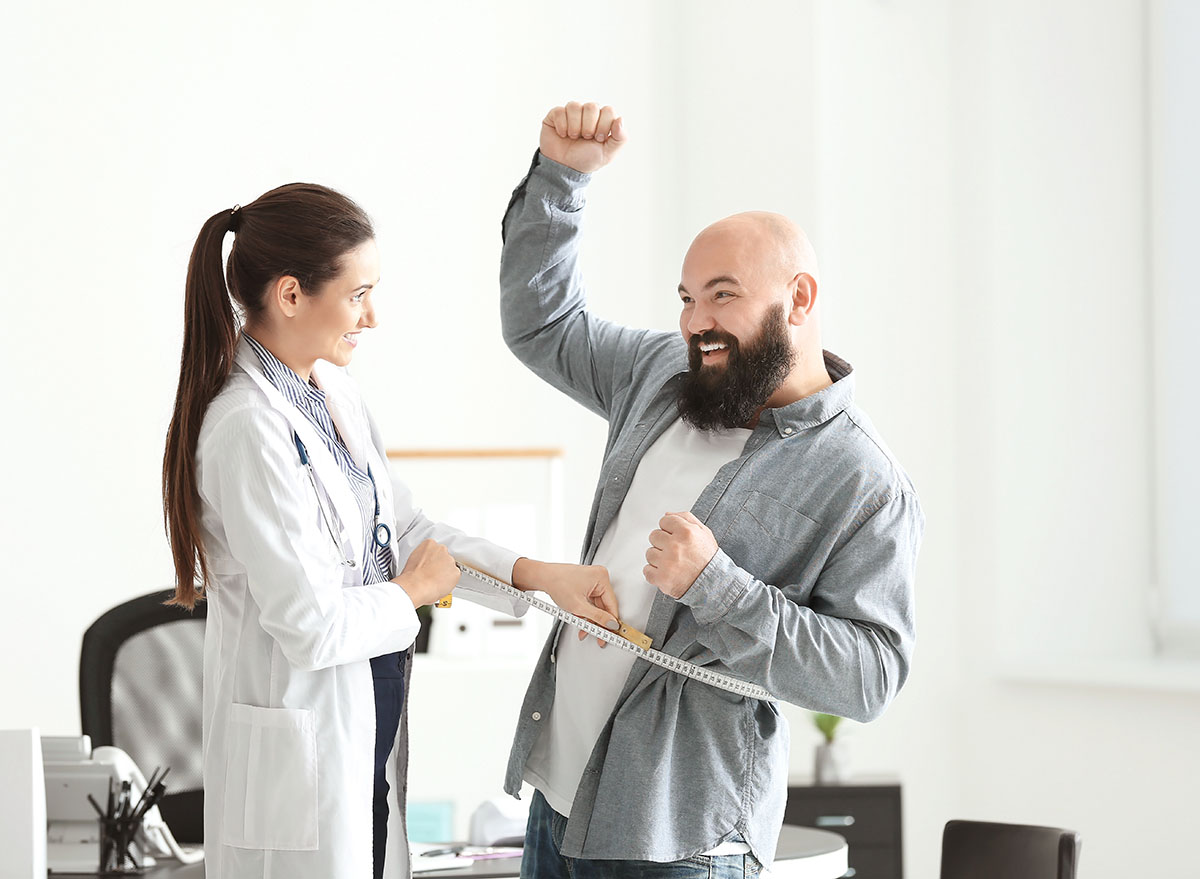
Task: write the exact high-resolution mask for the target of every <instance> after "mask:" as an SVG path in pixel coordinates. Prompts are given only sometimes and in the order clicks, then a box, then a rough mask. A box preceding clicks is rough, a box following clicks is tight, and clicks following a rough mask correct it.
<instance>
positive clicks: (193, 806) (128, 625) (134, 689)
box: [79, 592, 208, 843]
mask: <svg viewBox="0 0 1200 879" xmlns="http://www.w3.org/2000/svg"><path fill="white" fill-rule="evenodd" d="M172 594H173V593H171V592H152V593H150V594H149V595H143V596H141V597H140V598H135V599H133V600H131V601H127V602H125V603H124V604H120V605H118V606H116V607H114V608H113V609H112V610H110V611H108V612H106V613H105V614H103V615H102V616H101V617H100V618H99V619H97V620H96V621H95V622H94V623H92V625H91V626H90V627H89V628H88V630H87V632H85V633H84V636H83V647H82V650H81V651H80V655H79V709H80V717H81V718H82V721H83V733H84V735H88V736H91V739H92V745H93V747H95V746H99V745H115V746H116V747H118V748H120V749H122V750H123V751H125V752H126V753H128V754H129V756H130V757H132V758H133V762H134V763H136V764H137V765H138V768H140V769H141V770H142V772H143V773H144V774H145V775H146V776H147V777H149V775H150V773H151V772H153V771H154V769H155V768H156V767H159V766H161V767H163V768H166V767H167V766H170V767H171V774H170V775H169V776H167V780H166V786H167V794H166V796H165V797H163V800H162V802H161V803H160V805H159V808H160V810H161V811H162V815H163V819H164V820H165V821H166V822H167V824H168V825H169V826H170V828H171V833H172V834H173V835H174V836H175V838H176V839H177V840H178V841H179V842H181V843H202V842H203V841H204V838H203V836H204V834H203V826H204V825H203V821H204V789H203V781H202V777H201V741H200V736H201V720H200V717H201V711H202V707H203V699H202V689H203V669H204V625H205V619H206V618H207V616H208V614H207V605H206V604H205V603H204V602H201V603H199V604H197V605H196V610H195V611H194V612H191V613H189V612H188V611H186V610H184V609H182V608H180V607H175V606H167V605H164V604H163V602H164V601H166V600H167V599H168V598H170V597H171V595H172Z"/></svg>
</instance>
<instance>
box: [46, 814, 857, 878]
mask: <svg viewBox="0 0 1200 879" xmlns="http://www.w3.org/2000/svg"><path fill="white" fill-rule="evenodd" d="M846 851H847V850H846V840H844V839H842V837H840V836H838V835H837V834H836V833H831V832H829V831H828V830H817V829H816V828H813V827H794V826H792V825H790V824H785V825H784V826H783V831H782V832H781V833H780V834H779V850H778V852H777V853H776V856H775V863H774V865H773V866H772V867H771V870H770V872H766V873H763V876H764V877H771V879H837V877H838V876H841V875H843V874H844V873H845V872H846V869H847V864H846ZM520 874H521V859H520V858H504V859H499V858H497V859H495V860H487V861H476V862H475V863H474V864H473V865H472V866H470V867H464V868H461V869H457V870H438V871H436V872H432V873H418V874H417V876H428V877H430V879H455V877H465V876H471V877H475V879H514V877H517V876H520ZM52 875H53V876H63V875H65V874H61V873H55V874H52ZM142 875H143V876H146V877H150V879H204V862H203V861H201V862H200V863H198V864H191V865H188V866H183V865H181V864H176V863H174V862H173V861H162V862H160V864H159V866H158V867H156V868H154V869H152V870H150V871H148V872H147V873H144V874H142Z"/></svg>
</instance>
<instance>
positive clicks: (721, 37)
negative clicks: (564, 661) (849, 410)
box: [0, 0, 1200, 879]
mask: <svg viewBox="0 0 1200 879" xmlns="http://www.w3.org/2000/svg"><path fill="white" fill-rule="evenodd" d="M1141 7H1142V4H1141V3H1139V2H1137V0H1105V2H1104V3H1102V4H1094V3H1087V2H1084V0H1055V2H1052V3H1034V2H1031V0H1019V2H1016V3H1011V4H1005V5H997V4H991V3H985V2H982V0H965V2H956V3H952V2H949V0H886V2H885V0H838V2H831V0H829V2H803V3H790V2H784V0H778V2H758V3H738V4H733V3H719V2H710V0H706V2H685V0H670V2H667V0H664V2H658V3H654V4H646V3H639V2H635V0H625V2H617V3H609V4H606V5H605V6H604V8H603V12H602V13H601V12H600V11H599V10H597V9H596V8H589V9H587V10H584V9H582V8H579V7H576V6H574V5H567V4H559V3H553V2H551V0H543V2H532V0H529V2H523V3H503V4H502V3H490V2H470V0H459V2H456V3H445V4H375V3H360V4H349V5H345V4H344V5H342V6H341V7H340V8H339V10H338V12H336V13H333V12H328V13H326V12H322V11H321V10H319V9H318V8H317V6H316V5H315V4H301V5H299V6H297V5H295V4H285V3H282V2H272V3H262V4H258V5H256V6H254V7H253V9H247V8H246V6H245V4H233V3H231V2H223V3H215V4H208V5H206V6H205V8H204V10H203V11H201V10H199V9H195V10H186V9H183V8H180V9H175V8H174V7H171V8H170V12H169V13H168V12H167V11H165V10H166V9H167V8H168V7H161V5H155V4H150V3H130V4H124V5H121V6H120V7H119V8H114V7H112V6H111V5H110V6H108V7H103V8H102V7H97V6H94V5H92V4H84V3H80V2H77V3H74V4H69V5H65V6H59V7H54V8H47V7H44V6H34V5H27V6H24V7H20V8H17V9H13V10H9V11H8V12H7V17H6V21H5V24H4V27H3V28H2V29H0V106H3V107H4V108H5V110H4V117H3V120H2V121H0V125H2V131H0V136H2V137H3V140H2V141H0V144H2V145H0V205H3V207H4V210H3V211H2V212H0V249H2V255H3V258H4V265H5V267H6V268H7V274H6V282H5V285H6V293H7V296H6V309H5V313H4V317H3V319H2V320H0V351H2V352H3V354H2V356H3V363H4V366H5V368H6V372H7V373H8V380H7V381H6V382H5V383H4V384H3V385H0V407H2V408H0V411H4V412H5V413H7V415H6V417H5V419H4V428H3V430H0V460H3V461H5V462H7V465H8V466H7V467H6V470H5V472H6V485H5V489H4V495H3V496H4V502H3V506H2V508H0V510H2V512H0V583H3V588H4V596H5V602H4V612H3V614H2V615H0V663H3V667H4V668H5V669H7V671H6V672H5V675H4V678H3V681H4V683H3V696H4V698H3V699H0V728H6V727H18V726H25V725H30V724H35V723H36V724H39V725H41V726H42V727H43V729H45V730H47V731H50V732H71V731H73V730H75V729H77V727H78V714H77V709H76V695H75V675H76V663H77V650H78V642H79V637H80V635H81V633H82V631H83V630H84V628H85V627H86V626H87V625H88V623H89V622H90V621H91V620H92V619H94V618H95V617H96V616H97V615H98V614H99V613H101V612H102V611H103V610H104V609H106V608H108V607H109V606H111V605H113V604H115V603H117V602H119V601H121V600H123V599H125V598H127V597H130V596H132V595H135V594H139V593H141V592H144V591H147V590H148V589H151V588H154V587H158V586H165V584H166V583H167V581H168V579H169V557H168V554H167V550H166V544H165V541H164V540H163V538H162V531H161V523H160V514H159V510H158V471H159V464H160V460H161V443H162V436H163V432H164V430H165V427H166V423H167V419H168V417H169V411H170V403H171V399H172V395H173V391H174V381H175V374H176V369H177V358H178V345H179V340H180V332H181V305H182V295H181V294H182V282H183V275H184V269H185V265H186V259H187V254H188V251H189V249H190V246H191V243H192V240H193V237H194V235H195V233H196V231H197V230H198V228H199V226H200V224H201V222H202V221H203V220H204V219H205V218H206V217H207V216H209V215H210V214H211V213H214V212H215V211H217V210H220V209H222V208H226V207H229V206H231V205H232V204H233V203H235V202H243V203H244V202H247V201H249V200H251V199H252V198H254V197H255V196H256V195H257V194H259V193H260V192H262V191H264V190H266V189H268V188H270V187H271V186H274V185H277V184H278V183H280V182H283V181H285V180H291V179H310V180H320V181H322V182H326V183H329V184H332V185H334V186H338V187H340V188H342V189H343V190H345V191H346V192H348V193H350V194H351V195H353V196H354V197H356V198H357V199H359V200H360V201H361V202H362V203H363V204H364V206H365V207H366V208H367V209H368V210H369V211H370V212H371V213H372V214H373V215H374V217H375V218H376V220H377V223H378V227H379V235H380V245H381V250H382V255H383V260H384V265H383V270H384V279H383V284H382V285H381V288H380V290H379V305H380V307H381V317H382V319H383V324H382V326H381V327H380V328H379V329H378V330H377V331H375V332H374V333H373V334H371V335H372V338H371V339H370V340H368V341H367V342H366V343H365V344H364V345H363V346H362V348H361V349H360V351H359V353H358V356H357V358H356V373H357V375H358V376H359V381H360V383H361V384H362V385H363V387H364V390H365V392H366V394H367V395H368V399H370V400H371V401H372V403H373V408H374V410H375V413H376V415H377V417H378V418H379V420H380V421H381V424H382V427H383V430H384V433H385V435H386V436H387V437H388V440H389V442H390V443H392V444H394V445H396V446H429V445H453V446H473V445H488V446H491V445H560V446H563V447H564V448H565V449H566V450H567V459H566V468H567V493H568V497H567V506H568V510H569V511H570V512H569V517H570V521H569V522H568V527H567V529H566V543H567V545H568V547H574V546H576V545H577V544H578V542H579V538H580V535H581V534H582V530H583V526H584V522H585V519H586V512H587V508H588V505H589V504H590V500H591V493H592V487H593V481H594V478H595V473H596V470H597V467H598V458H599V454H600V451H601V449H602V447H603V425H602V423H601V422H600V421H599V420H598V419H596V418H595V417H594V416H591V415H589V414H587V413H586V412H584V411H583V410H582V409H580V408H579V407H576V406H574V405H573V404H571V403H569V402H566V401H565V400H563V399H562V398H560V397H559V396H557V395H555V394H554V393H553V392H551V391H550V390H548V389H546V388H544V387H542V386H541V385H539V384H538V383H537V381H536V380H535V379H534V378H533V377H532V376H530V375H529V374H528V373H526V372H525V371H524V370H523V369H522V368H521V367H520V366H519V365H518V364H516V362H515V361H514V360H513V359H512V357H511V356H510V355H509V354H508V353H507V351H506V350H505V349H504V347H503V345H502V343H501V342H500V338H499V330H498V319H497V316H496V307H495V275H496V262H497V257H498V252H499V236H498V229H499V214H500V211H501V210H502V209H503V206H504V204H505V203H506V201H507V197H508V193H509V191H510V190H511V188H512V186H513V185H514V184H515V183H516V182H517V180H518V179H519V178H520V176H521V174H522V173H523V172H524V170H525V167H526V166H527V164H528V160H529V157H530V155H531V153H532V151H533V149H534V146H535V144H536V135H537V126H538V122H539V121H540V118H541V115H542V114H543V113H544V111H545V109H546V108H547V107H548V106H550V105H551V104H553V103H557V102H560V101H562V100H564V99H566V98H569V97H574V96H581V97H594V98H598V99H601V100H605V101H609V102H611V103H613V104H614V105H615V106H617V107H618V108H620V109H621V110H623V111H624V112H625V114H626V116H627V118H628V120H629V123H630V128H631V131H632V133H633V135H634V141H633V142H632V143H631V145H630V147H629V148H628V149H627V150H626V153H625V155H623V156H622V157H621V159H620V161H619V162H618V163H617V165H615V166H613V167H612V168H611V169H608V170H606V172H604V174H603V176H602V179H601V180H600V181H598V182H597V184H596V186H595V187H594V190H593V194H592V197H591V203H590V215H589V220H588V223H589V225H588V244H587V251H586V253H585V260H586V267H587V269H588V272H589V277H590V288H591V289H592V291H593V303H594V305H595V307H596V308H597V310H599V311H601V312H602V313H604V314H606V315H609V316H613V317H619V318H620V319H622V320H625V321H627V322H630V323H639V324H645V325H653V326H662V327H672V326H674V322H675V317H676V312H675V309H676V301H675V294H674V292H673V290H674V286H675V284H676V283H677V279H678V265H679V260H680V258H681V256H682V253H683V250H684V248H685V247H686V245H687V243H688V241H689V240H690V237H691V235H692V234H694V232H695V231H696V230H697V229H698V228H699V227H700V226H702V225H704V224H705V223H707V222H710V221H711V220H713V219H715V218H717V217H718V216H721V215H723V214H725V213H729V212H731V211H734V210H741V209H745V208H750V207H766V208H773V209H776V210H783V211H785V212H787V213H789V214H791V215H793V216H794V217H796V218H797V219H798V220H799V221H800V222H802V223H803V224H805V225H806V226H807V227H808V228H809V230H810V232H811V233H812V234H813V238H814V241H815V244H816V247H817V249H818V253H819V255H820V257H821V260H822V269H823V281H824V283H823V291H824V295H825V296H826V297H827V299H826V306H827V309H828V311H827V314H828V316H829V320H828V326H829V338H828V340H827V341H828V346H829V347H830V348H832V349H833V350H835V351H837V352H838V353H840V354H843V355H844V356H846V357H847V358H848V359H850V360H851V362H852V363H854V364H855V366H856V367H857V369H858V377H859V378H858V380H859V398H860V402H862V403H863V405H864V406H865V407H866V409H867V410H868V411H869V412H870V413H871V414H872V417H873V418H874V420H875V421H876V422H877V424H878V426H879V427H880V429H881V430H882V432H883V433H884V435H885V436H886V437H887V438H888V440H889V442H890V443H891V445H892V446H893V448H894V450H895V451H896V453H897V454H898V455H899V457H900V458H901V460H903V461H904V462H905V464H906V466H907V467H908V469H909V471H910V473H911V474H912V476H913V478H914V481H915V482H916V484H917V486H918V488H919V490H920V491H921V495H922V500H923V502H924V505H925V508H926V512H927V514H928V518H929V527H928V530H927V536H926V542H925V547H924V550H923V553H922V560H921V571H920V583H919V602H920V603H919V629H920V637H919V642H918V643H919V647H918V652H917V657H916V662H915V665H914V670H913V676H912V678H911V680H910V683H909V685H908V687H907V688H906V690H905V691H904V692H903V693H902V694H901V696H900V698H899V699H898V700H897V701H896V703H895V705H894V706H893V707H892V709H891V710H890V711H889V712H888V713H887V715H885V717H884V718H882V719H881V720H880V721H878V722H876V723H874V724H871V725H868V726H862V727H855V728H854V729H852V730H851V731H850V742H851V745H852V747H853V749H854V751H855V755H856V761H855V762H856V765H857V766H858V768H859V769H861V770H862V771H868V772H869V771H890V772H893V773H897V774H899V775H900V776H901V777H902V779H903V782H904V785H905V787H904V790H905V809H906V815H905V820H906V825H905V827H906V829H905V844H906V855H907V858H906V860H907V868H908V874H909V875H910V876H929V875H936V865H937V858H938V844H939V839H940V831H941V825H942V823H943V822H944V821H945V820H947V819H948V818H951V817H979V818H992V819H998V820H1010V821H1029V822H1045V823H1055V824H1062V825H1066V826H1071V827H1075V828H1076V829H1079V830H1080V831H1081V832H1083V834H1084V839H1085V848H1084V861H1083V875H1084V876H1086V877H1089V879H1104V877H1114V879H1115V877H1118V876H1121V877H1124V876H1128V875H1135V874H1141V873H1146V874H1154V873H1159V874H1163V875H1187V874H1188V872H1189V871H1190V870H1191V864H1192V863H1193V861H1194V857H1193V855H1192V853H1191V852H1190V851H1189V850H1185V846H1187V844H1188V842H1189V841H1190V837H1189V833H1188V831H1189V830H1190V826H1189V824H1188V821H1189V816H1191V815H1193V814H1194V813H1195V808H1194V805H1193V804H1192V803H1191V802H1190V801H1189V798H1188V794H1187V793H1186V788H1187V787H1188V786H1189V784H1190V783H1191V782H1194V781H1195V779H1196V778H1197V776H1198V773H1200V765H1198V763H1197V758H1196V756H1195V755H1194V750H1193V748H1192V747H1191V745H1190V742H1189V741H1185V739H1187V738H1189V736H1188V734H1189V731H1190V730H1193V729H1194V728H1195V726H1196V722H1197V720H1200V713H1198V709H1200V696H1198V695H1197V692H1196V690H1195V689H1193V690H1190V691H1189V690H1187V689H1186V688H1184V689H1181V690H1179V691H1177V692H1166V691H1160V690H1155V689H1152V688H1147V687H1132V686H1131V687H1117V686H1114V685H1111V684H1109V685H1104V684H1103V683H1101V684H1100V685H1096V684H1089V685H1080V684H1072V683H1064V682H1063V680H1065V679H1068V678H1072V677H1078V676H1079V671H1078V670H1079V668H1080V667H1083V668H1085V669H1086V671H1087V673H1088V674H1090V675H1091V677H1093V678H1095V679H1097V680H1100V681H1104V680H1105V679H1109V680H1111V679H1112V678H1113V677H1114V675H1115V674H1117V671H1115V669H1124V670H1125V671H1128V670H1129V669H1131V668H1132V669H1135V671H1134V672H1133V673H1131V674H1127V675H1126V678H1127V679H1128V678H1130V677H1132V678H1134V679H1137V680H1141V681H1145V680H1149V681H1151V682H1153V681H1155V680H1156V679H1157V678H1156V676H1155V673H1154V671H1153V669H1152V668H1151V667H1150V666H1149V665H1148V664H1146V663H1145V662H1144V660H1145V657H1146V656H1147V654H1148V650H1149V639H1148V630H1147V628H1146V626H1145V625H1144V618H1145V607H1144V602H1143V597H1144V596H1145V594H1146V588H1145V587H1146V586H1147V585H1148V571H1149V570H1150V568H1151V566H1152V561H1153V559H1152V533H1151V531H1150V524H1149V523H1150V518H1151V515H1150V511H1151V507H1152V500H1153V499H1152V497H1151V496H1150V489H1149V486H1150V479H1149V473H1150V469H1149V468H1150V463H1149V462H1150V454H1151V448H1152V436H1151V435H1150V433H1149V427H1148V425H1149V424H1150V415H1151V412H1150V408H1149V399H1148V397H1147V395H1146V394H1145V393H1144V388H1145V386H1146V383H1147V381H1148V380H1149V360H1150V351H1149V348H1148V342H1147V336H1148V333H1149V315H1148V313H1147V306H1148V302H1149V297H1148V291H1147V287H1146V283H1147V281H1146V262H1147V258H1148V257H1147V251H1146V242H1145V231H1144V226H1145V221H1146V215H1145V183H1146V180H1145V162H1146V146H1145V142H1144V134H1143V129H1142V125H1143V122H1144V115H1145V112H1146V105H1145V94H1144V86H1145V83H1144V73H1145V56H1144V51H1145V49H1144V22H1143V19H1142V12H1141ZM447 350H449V351H450V352H451V356H446V352H447ZM430 375H435V376H437V378H438V380H437V381H428V380H427V378H428V377H429V376H430ZM414 376H416V377H420V379H421V380H420V381H416V380H413V377H414ZM1030 657H1032V658H1033V659H1034V660H1035V661H1036V662H1037V663H1038V664H1040V665H1041V666H1042V667H1043V669H1048V670H1049V671H1050V672H1053V673H1055V674H1056V675H1057V678H1058V680H1056V679H1054V676H1053V675H1051V676H1047V675H1042V679H1040V680H1031V679H1030V676H1029V675H1028V673H1027V668H1026V667H1027V666H1028V665H1029V664H1030V663H1029V659H1030ZM1051 659H1053V663H1051V662H1050V660H1051ZM1118 664H1119V665H1118ZM1018 666H1020V668H1017V667H1018ZM1014 669H1015V670H1014ZM1096 669H1098V671H1096ZM1146 669H1150V670H1149V671H1147V670H1146ZM1017 672H1019V674H1018V673H1017ZM1189 675H1190V676H1193V677H1194V675H1195V672H1194V667H1192V668H1191V669H1187V668H1185V669H1183V671H1182V672H1180V678H1182V677H1184V676H1189ZM520 689H521V685H520V682H515V683H514V691H519V690H520ZM788 714H789V716H790V717H791V718H792V721H793V741H794V747H793V757H792V765H793V769H794V770H796V771H797V772H800V771H803V770H805V769H806V768H807V767H808V764H809V749H808V746H809V744H810V743H811V742H812V741H813V740H814V733H813V732H812V731H811V729H810V727H809V725H808V720H807V718H806V717H805V715H804V713H803V712H800V711H798V710H792V709H789V710H788ZM504 738H505V736H499V741H498V747H497V749H496V750H497V752H499V753H502V752H503V750H504V745H503V739H504ZM480 756H481V758H483V757H486V761H485V762H494V760H495V759H497V758H495V756H494V755H480ZM501 769H502V767H501V766H496V767H495V770H494V771H495V772H496V773H497V775H498V774H499V771H500V770H501ZM481 771H488V770H487V769H486V767H485V768H481ZM1181 780H1182V781H1181ZM1135 836H1142V837H1144V838H1148V839H1151V840H1152V841H1153V842H1152V848H1150V849H1145V848H1138V849H1135V848H1134V847H1133V846H1132V845H1131V844H1130V843H1129V840H1130V839H1131V838H1133V837H1135ZM1193 872H1194V871H1193Z"/></svg>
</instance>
